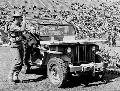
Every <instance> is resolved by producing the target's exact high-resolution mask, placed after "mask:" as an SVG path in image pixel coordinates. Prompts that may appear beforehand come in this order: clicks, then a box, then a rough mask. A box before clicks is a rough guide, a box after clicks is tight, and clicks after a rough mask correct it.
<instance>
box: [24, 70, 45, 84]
mask: <svg viewBox="0 0 120 91" xmlns="http://www.w3.org/2000/svg"><path fill="white" fill-rule="evenodd" d="M46 72H47V71H45V69H44V71H43V70H42V69H39V68H37V69H31V70H30V72H29V73H28V74H35V75H40V77H38V78H35V79H27V80H23V81H22V83H29V82H39V81H42V80H44V79H46V78H47V76H46V74H47V73H46Z"/></svg>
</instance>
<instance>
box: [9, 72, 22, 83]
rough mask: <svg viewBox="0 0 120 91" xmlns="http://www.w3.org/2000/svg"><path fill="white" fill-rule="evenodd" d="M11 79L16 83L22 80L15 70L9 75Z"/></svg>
mask: <svg viewBox="0 0 120 91" xmlns="http://www.w3.org/2000/svg"><path fill="white" fill-rule="evenodd" d="M9 80H10V81H11V82H14V83H19V82H20V80H19V78H18V73H17V72H13V73H12V74H11V75H10V76H9Z"/></svg>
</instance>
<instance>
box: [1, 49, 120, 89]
mask: <svg viewBox="0 0 120 91" xmlns="http://www.w3.org/2000/svg"><path fill="white" fill-rule="evenodd" d="M118 48H119V47H116V48H114V50H117V51H119V49H120V48H119V49H118ZM11 66H12V61H10V52H9V47H0V91H115V90H118V91H119V90H120V77H119V76H120V75H119V74H118V75H116V74H106V78H107V80H108V83H103V82H100V81H95V80H94V81H91V82H90V83H89V85H88V86H87V87H85V86H84V85H82V81H83V78H81V77H80V78H79V79H80V80H78V78H72V80H71V81H70V82H69V83H68V84H67V85H66V86H65V87H64V88H53V87H52V86H51V85H50V84H49V83H48V79H47V78H45V77H43V75H41V74H39V73H41V72H40V71H37V73H38V74H36V73H34V74H29V75H25V74H23V73H22V72H21V73H20V79H21V80H23V82H22V83H18V84H16V85H15V84H13V83H11V82H9V81H8V74H9V71H10V68H11ZM84 80H86V79H84Z"/></svg>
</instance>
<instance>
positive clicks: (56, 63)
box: [47, 58, 67, 87]
mask: <svg viewBox="0 0 120 91" xmlns="http://www.w3.org/2000/svg"><path fill="white" fill-rule="evenodd" d="M66 74H67V66H66V64H65V62H64V61H63V60H62V59H60V58H51V59H50V60H49V62H48V64H47V75H48V79H49V81H50V83H51V84H52V85H53V86H55V87H60V86H62V85H63V83H64V82H65V78H66Z"/></svg>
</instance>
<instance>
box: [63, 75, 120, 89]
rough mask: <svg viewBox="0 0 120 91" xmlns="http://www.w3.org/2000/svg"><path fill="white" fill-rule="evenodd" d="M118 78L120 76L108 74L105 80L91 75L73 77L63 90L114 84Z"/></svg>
mask: <svg viewBox="0 0 120 91" xmlns="http://www.w3.org/2000/svg"><path fill="white" fill-rule="evenodd" d="M118 77H120V75H118V74H110V73H106V74H105V77H104V80H100V79H98V78H95V77H92V76H89V75H87V76H85V75H81V76H79V77H71V78H70V80H69V81H67V82H66V84H65V85H64V86H62V87H61V88H73V87H77V86H83V87H91V86H98V85H102V84H107V83H110V82H113V81H115V79H116V78H118Z"/></svg>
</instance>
